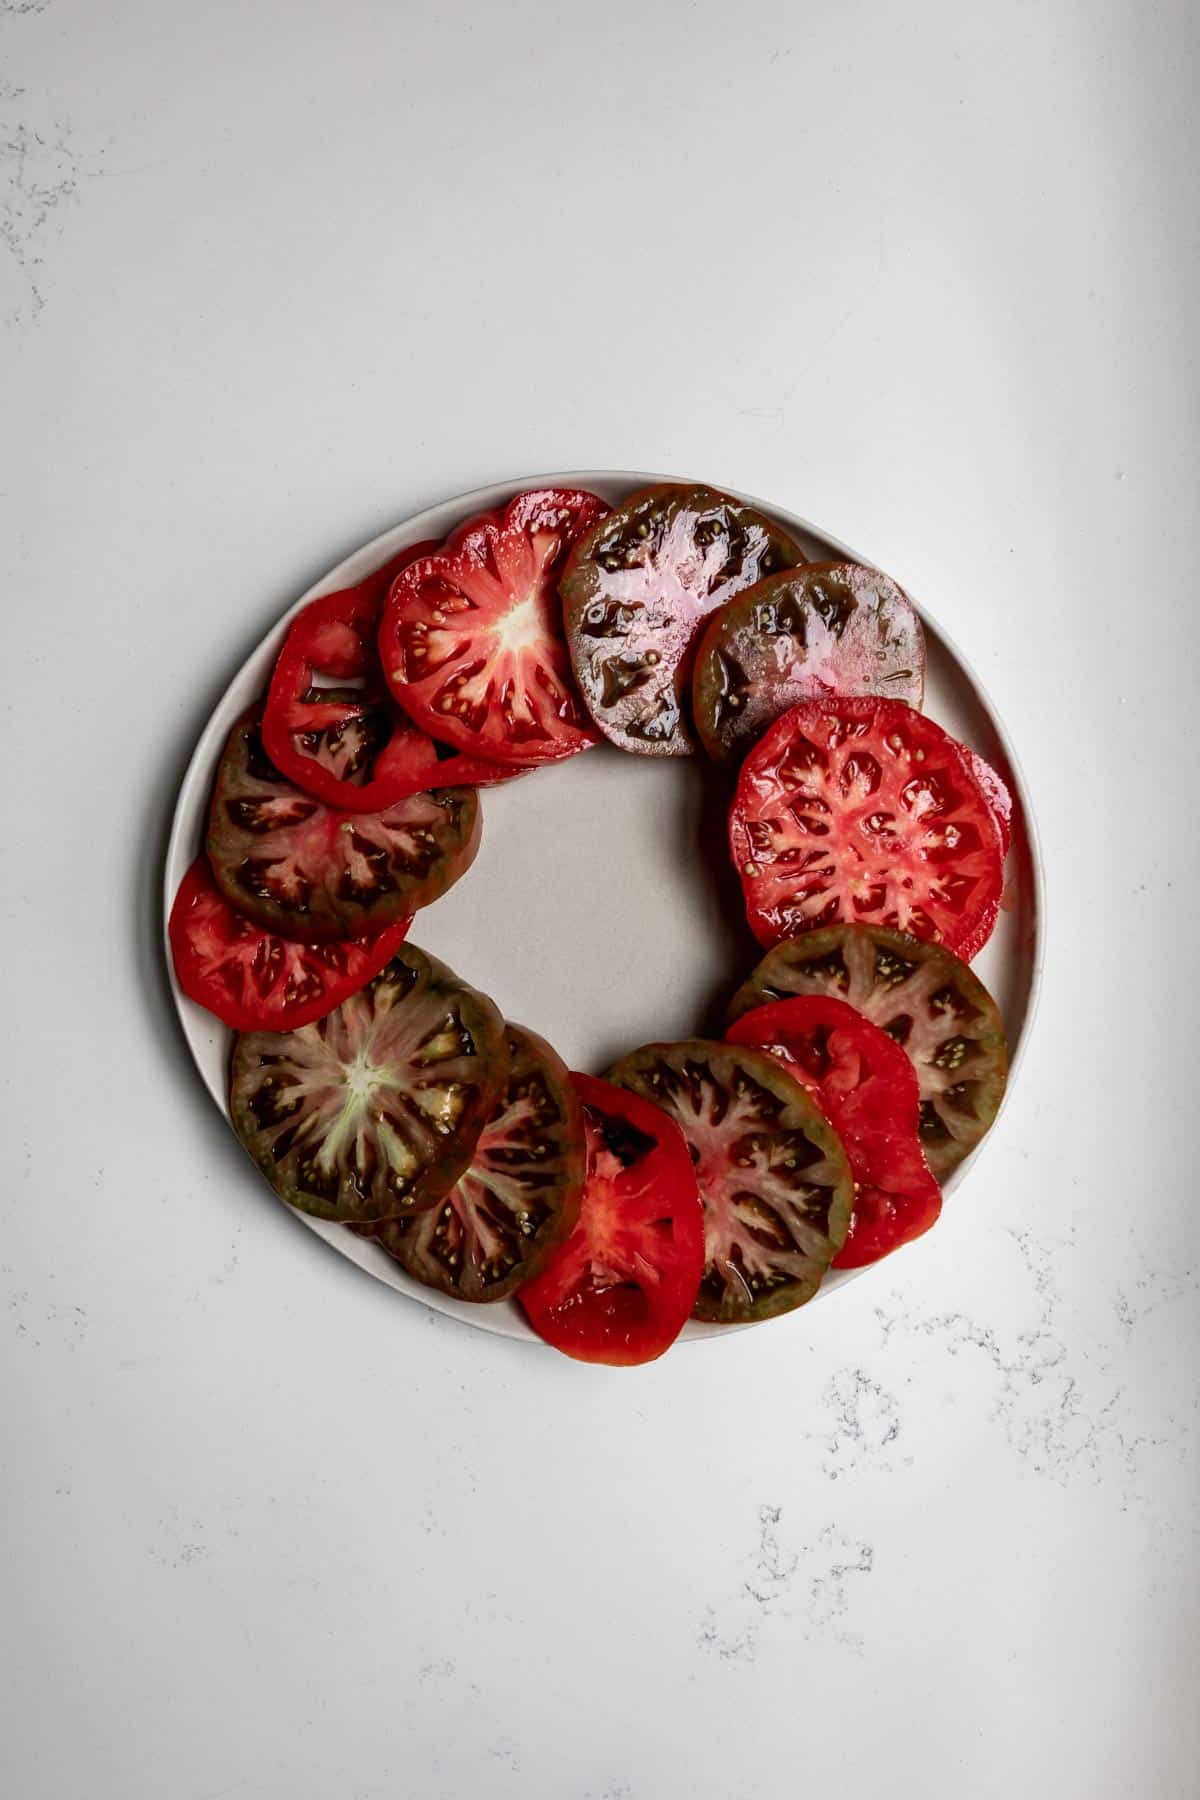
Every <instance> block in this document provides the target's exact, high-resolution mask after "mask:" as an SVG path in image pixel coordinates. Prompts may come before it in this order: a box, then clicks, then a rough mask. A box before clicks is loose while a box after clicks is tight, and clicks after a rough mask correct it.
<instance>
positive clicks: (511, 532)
mask: <svg viewBox="0 0 1200 1800" xmlns="http://www.w3.org/2000/svg"><path fill="white" fill-rule="evenodd" d="M607 511H608V508H607V506H606V505H605V503H604V501H603V500H601V499H599V498H598V497H597V496H596V495H595V494H588V493H585V492H583V491H582V490H581V489H574V488H541V489H535V490H533V491H532V492H530V493H527V494H518V495H517V497H516V498H515V499H514V500H512V501H510V502H509V504H508V506H507V507H505V508H504V509H503V511H501V512H492V513H484V514H482V515H481V516H480V517H478V518H475V519H470V520H468V521H467V523H466V524H465V525H463V526H461V527H460V528H459V530H458V531H456V532H454V533H453V534H452V535H451V536H450V537H449V538H448V539H447V540H446V542H445V544H444V545H443V546H442V548H441V549H440V550H438V551H435V552H434V553H433V554H432V555H430V556H423V557H421V558H420V559H419V561H417V562H414V563H410V564H409V566H408V567H407V568H406V569H404V570H402V571H401V573H400V574H399V575H398V576H397V578H396V580H395V581H394V582H393V584H392V588H391V592H390V594H389V595H388V600H387V604H386V606H385V608H384V614H383V622H382V625H381V626H380V631H379V655H380V660H381V662H382V665H383V672H384V675H385V677H386V679H387V681H388V682H389V684H390V685H391V689H392V692H393V694H394V695H395V697H396V699H397V700H398V701H399V703H400V705H401V706H402V707H403V709H404V711H405V712H406V713H408V715H409V716H410V717H411V718H413V719H414V720H416V722H417V724H419V725H421V726H423V727H424V729H425V730H426V731H428V732H429V733H430V734H431V735H433V736H435V737H437V738H440V739H441V740H442V741H443V742H445V743H447V744H453V745H454V746H455V747H456V748H457V749H459V750H463V751H466V752H468V753H469V754H470V755H472V756H480V757H484V758H487V759H489V760H490V761H492V762H498V763H510V764H518V765H521V766H523V767H532V766H534V765H536V764H538V763H552V762H560V761H561V760H562V759H563V758H564V757H566V756H573V755H574V754H575V752H576V751H578V750H586V749H588V748H589V746H590V745H592V744H594V743H596V742H597V738H596V733H595V732H594V730H593V729H592V726H591V723H590V721H589V719H588V717H587V714H586V713H585V711H584V709H583V706H582V704H581V702H580V700H579V697H578V695H577V693H576V691H575V681H574V677H573V676H572V674H571V662H570V657H569V656H568V654H567V646H566V641H565V639H564V637H563V627H562V615H561V611H560V608H559V602H558V594H557V587H558V578H559V575H560V574H561V572H562V568H563V564H564V563H565V561H566V557H567V552H568V551H569V549H570V547H571V545H572V544H573V543H574V542H575V540H576V538H578V537H579V536H580V535H581V534H582V533H583V532H585V531H587V530H588V528H589V527H590V526H591V525H593V524H594V523H595V522H596V520H597V519H600V518H602V517H603V516H604V514H605V513H606V512H607Z"/></svg>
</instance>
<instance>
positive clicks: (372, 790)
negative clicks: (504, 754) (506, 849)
mask: <svg viewBox="0 0 1200 1800" xmlns="http://www.w3.org/2000/svg"><path fill="white" fill-rule="evenodd" d="M438 547H439V546H438V540H437V539H428V540H426V541H425V542H424V543H421V544H414V545H413V546H412V547H411V548H410V549H407V550H402V551H401V552H400V553H399V555H398V556H394V557H393V558H392V559H391V561H390V562H387V563H385V564H384V565H383V567H382V569H378V570H377V571H376V572H375V574H373V575H369V576H367V578H366V580H365V581H361V582H359V583H358V585H357V586H356V587H351V588H342V589H341V590H340V591H339V592H337V593H335V594H323V595H321V596H320V598H319V599H316V600H310V601H309V603H308V605H307V606H306V607H305V608H304V609H303V611H302V612H300V613H298V614H297V616H296V618H295V619H293V621H292V623H291V626H290V627H289V629H288V634H287V637H286V638H285V639H284V643H283V648H282V649H281V650H280V652H279V655H278V657H277V658H276V661H275V668H274V671H273V673H272V676H271V685H270V688H269V689H268V692H267V701H266V706H265V708H264V712H263V728H262V732H263V744H264V746H265V747H266V751H267V754H268V756H269V757H270V758H271V761H272V762H273V763H274V764H275V767H276V768H277V769H278V770H279V772H280V774H281V775H286V776H287V778H288V780H289V781H294V782H295V783H296V785H297V787H300V788H302V789H303V790H304V792H305V793H308V794H313V795H315V796H316V798H317V799H318V800H324V801H325V802H326V804H327V805H329V806H340V807H341V808H343V810H345V811H346V812H379V811H381V810H382V809H383V808H384V807H385V806H390V805H391V804H392V803H393V802H394V801H396V800H402V799H404V798H406V797H407V796H408V795H409V794H420V793H424V792H426V791H427V790H428V789H430V788H434V787H484V786H490V785H492V784H494V783H496V782H498V781H511V780H512V778H513V776H514V774H516V773H518V772H519V771H517V770H514V769H511V768H508V769H505V768H500V767H498V766H497V765H496V764H494V763H488V762H485V761H483V760H482V759H481V758H479V757H472V756H463V755H461V754H460V753H449V752H443V753H441V754H439V747H438V745H437V744H436V743H435V742H434V740H433V739H432V738H431V737H430V736H429V735H428V734H427V733H426V732H424V731H422V730H421V729H420V728H419V727H418V726H416V725H414V724H413V723H412V721H411V720H410V719H407V718H406V717H405V716H404V714H403V713H402V712H401V711H400V709H399V707H398V706H397V705H396V703H395V701H394V700H393V699H392V697H391V695H390V694H389V693H388V690H387V687H386V685H385V683H384V680H383V672H382V670H381V669H380V666H379V651H378V645H377V638H378V635H379V621H380V617H381V615H382V612H383V604H384V601H385V600H386V598H387V593H388V589H389V588H390V586H391V584H392V582H393V581H394V579H395V577H396V576H397V575H398V574H399V572H400V570H401V569H404V568H407V567H408V565H409V564H410V563H412V562H416V561H418V560H419V558H421V557H422V556H428V555H429V554H430V553H431V552H433V551H435V550H437V549H438ZM317 673H320V674H322V675H324V676H326V677H329V678H332V679H333V680H334V681H362V682H363V686H362V687H361V688H353V687H349V688H339V687H336V686H332V685H331V686H329V687H328V688H327V689H322V688H314V687H313V677H314V675H315V674H317ZM347 739H349V741H348V742H347ZM343 752H344V753H343ZM322 755H324V757H325V758H326V760H325V761H322V760H321V758H322ZM339 758H340V763H341V768H342V771H343V772H339V766H338V763H339ZM364 769H365V770H368V771H369V773H367V776H366V779H365V780H357V779H353V778H352V777H354V776H356V775H358V774H359V773H360V772H361V771H362V770H364Z"/></svg>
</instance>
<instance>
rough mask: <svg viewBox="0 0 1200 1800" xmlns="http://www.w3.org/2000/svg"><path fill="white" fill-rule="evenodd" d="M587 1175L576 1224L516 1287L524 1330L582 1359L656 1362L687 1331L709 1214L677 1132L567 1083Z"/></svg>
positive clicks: (623, 1097) (635, 1106)
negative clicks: (576, 1103) (579, 1110)
mask: <svg viewBox="0 0 1200 1800" xmlns="http://www.w3.org/2000/svg"><path fill="white" fill-rule="evenodd" d="M571 1079H572V1082H573V1083H574V1086H575V1090H576V1092H577V1094H578V1096H579V1099H580V1101H581V1103H582V1106H583V1121H584V1133H585V1139H586V1147H587V1172H586V1177H585V1181H584V1187H583V1192H582V1196H581V1199H580V1206H579V1217H578V1220H577V1222H576V1224H575V1227H574V1229H573V1230H572V1232H571V1234H570V1236H569V1237H568V1238H567V1239H566V1241H565V1243H563V1244H562V1245H560V1247H559V1248H558V1249H557V1250H556V1251H555V1252H554V1254H553V1256H552V1257H551V1259H550V1261H549V1262H548V1264H547V1265H546V1267H545V1268H544V1269H543V1271H542V1273H541V1274H540V1275H537V1276H535V1277H534V1279H533V1280H532V1281H529V1282H527V1283H526V1284H525V1286H524V1287H523V1288H522V1289H521V1290H520V1294H519V1298H520V1301H521V1304H522V1306H523V1307H524V1308H525V1311H526V1313H527V1315H528V1317H529V1322H530V1324H531V1325H532V1326H533V1328H534V1330H535V1331H536V1332H537V1333H538V1334H539V1336H541V1337H543V1338H545V1340H546V1342H547V1343H548V1344H553V1346H554V1348H555V1349H556V1350H561V1351H563V1352H564V1353H565V1354H566V1355H567V1356H573V1357H576V1358H577V1359H578V1360H579V1361H581V1362H598V1363H613V1364H620V1365H625V1366H628V1365H630V1364H634V1363H644V1362H652V1361H653V1360H654V1358H655V1357H658V1356H661V1355H662V1354H663V1351H664V1350H667V1349H669V1348H670V1346H671V1345H672V1344H673V1343H674V1342H675V1339H676V1338H677V1337H678V1336H679V1333H680V1332H681V1331H682V1330H683V1327H684V1324H685V1323H686V1321H687V1318H688V1315H689V1314H690V1313H691V1310H692V1306H693V1304H694V1302H695V1299H696V1291H697V1287H698V1285H699V1282H700V1275H701V1271H702V1269H703V1267H704V1217H703V1214H702V1212H701V1210H700V1200H699V1197H698V1195H697V1192H696V1176H695V1173H694V1171H693V1168H692V1162H691V1158H690V1156H689V1155H688V1149H687V1145H686V1143H685V1142H684V1140H683V1137H682V1135H681V1133H680V1131H679V1128H678V1126H676V1125H675V1124H673V1123H672V1121H671V1120H670V1119H669V1118H667V1117H666V1115H665V1114H664V1113H663V1112H662V1111H660V1109H659V1108H658V1107H656V1106H654V1105H652V1104H651V1103H650V1102H648V1101H646V1100H643V1099H641V1098H639V1097H638V1096H637V1095H636V1094H631V1093H627V1092H625V1091H624V1090H623V1089H621V1088H616V1087H613V1086H612V1085H611V1084H610V1083H609V1082H607V1081H599V1080H597V1079H596V1077H595V1076H592V1075H573V1076H572V1077H571Z"/></svg>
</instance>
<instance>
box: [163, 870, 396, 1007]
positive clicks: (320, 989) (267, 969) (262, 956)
mask: <svg viewBox="0 0 1200 1800" xmlns="http://www.w3.org/2000/svg"><path fill="white" fill-rule="evenodd" d="M411 923H412V921H411V920H410V919H408V918H400V919H397V921H396V923H395V924H394V925H389V926H388V927H387V928H386V930H384V931H381V932H380V933H379V934H378V935H377V936H376V937H373V938H350V939H347V940H345V941H341V942H335V943H325V944H320V943H318V944H303V943H297V942H295V941H294V940H293V939H291V938H283V937H280V936H279V935H278V934H277V933H276V932H273V931H265V930H264V929H263V927H262V926H261V925H255V924H254V923H253V921H252V920H250V919H247V918H243V916H242V914H241V913H236V912H234V910H233V908H232V907H231V906H230V904H229V902H228V901H227V900H226V899H225V897H224V895H223V894H222V893H221V891H220V889H219V888H218V887H217V884H216V882H215V881H214V880H213V875H212V870H211V868H210V867H209V863H208V858H207V857H206V856H198V857H197V858H196V860H195V862H194V863H193V864H192V866H191V868H190V869H189V870H188V872H187V874H186V875H185V876H184V878H183V880H182V881H181V882H180V884H179V890H178V892H177V893H176V895H175V902H174V905H173V906H172V908H171V917H170V920H169V923H168V934H169V936H170V941H171V959H172V961H173V963H174V965H175V974H176V976H177V977H178V980H179V985H180V987H181V988H182V989H183V991H184V993H185V994H187V995H188V996H189V998H191V999H192V1000H195V1001H196V1002H197V1004H198V1005H200V1006H203V1007H206V1008H207V1010H208V1011H209V1012H210V1013H213V1014H215V1015H216V1017H217V1018H218V1019H220V1020H221V1022H222V1024H224V1025H228V1026H229V1027H230V1028H231V1030H233V1031H260V1030H266V1031H286V1030H290V1029H291V1028H292V1027H293V1026H296V1025H307V1024H310V1023H311V1021H312V1020H313V1019H319V1018H320V1017H321V1016H322V1014H323V1013H327V1012H330V1011H331V1010H332V1008H333V1007H335V1006H337V1005H338V1004H339V1003H340V1002H341V1001H342V1000H344V999H345V998H346V996H347V995H348V994H353V993H354V992H355V991H356V990H357V989H358V988H360V987H362V986H363V985H364V983H366V982H367V981H369V980H370V978H371V976H372V975H375V974H377V973H378V972H379V970H380V969H382V968H383V966H384V964H385V963H386V962H389V961H390V960H391V958H392V956H393V955H394V953H395V952H396V951H397V950H398V949H399V947H400V945H401V944H402V943H403V942H404V939H405V936H406V935H407V932H408V928H409V925H410V924H411Z"/></svg>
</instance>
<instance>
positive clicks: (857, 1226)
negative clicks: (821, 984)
mask: <svg viewBox="0 0 1200 1800" xmlns="http://www.w3.org/2000/svg"><path fill="white" fill-rule="evenodd" d="M729 1041H730V1043H733V1044H749V1045H751V1046H752V1047H753V1048H754V1049H756V1050H765V1051H767V1052H768V1053H769V1054H770V1055H771V1056H774V1057H776V1058H777V1059H778V1060H780V1061H782V1063H783V1065H784V1067H785V1068H787V1069H789V1070H791V1072H792V1073H793V1074H794V1075H795V1077H796V1079H797V1081H799V1082H800V1083H802V1085H803V1086H804V1087H806V1088H807V1089H808V1091H809V1093H810V1094H811V1095H812V1097H813V1099H814V1100H815V1101H816V1103H817V1105H818V1106H819V1107H820V1108H821V1111H822V1112H823V1113H824V1114H825V1117H826V1118H827V1119H828V1120H829V1123H830V1124H831V1125H832V1126H833V1128H834V1130H835V1131H836V1132H837V1134H838V1136H839V1137H840V1138H841V1140H842V1147H843V1149H844V1150H845V1152H846V1155H847V1156H848V1157H849V1159H850V1173H851V1174H852V1175H853V1177H854V1206H853V1210H852V1212H851V1214H850V1229H849V1230H848V1231H847V1233H846V1241H845V1243H844V1244H843V1245H842V1247H841V1249H840V1250H839V1251H838V1253H837V1255H836V1256H835V1257H834V1259H833V1266H834V1268H835V1269H861V1268H863V1267H864V1266H865V1265H866V1264H867V1263H873V1262H878V1260H879V1258H880V1257H881V1256H887V1255H888V1254H889V1253H890V1252H891V1251H893V1250H898V1249H899V1248H900V1246H901V1244H907V1243H909V1242H910V1241H911V1240H912V1239H913V1238H916V1237H920V1236H921V1234H922V1233H923V1232H926V1231H928V1230H929V1228H930V1226H931V1225H934V1224H936V1222H937V1219H938V1215H939V1214H940V1212H941V1210H942V1195H941V1190H940V1188H939V1187H938V1184H937V1182H936V1181H935V1180H934V1178H933V1176H932V1175H931V1174H930V1172H929V1166H928V1164H927V1163H926V1161H925V1158H924V1156H923V1155H922V1153H921V1146H920V1143H919V1141H918V1137H917V1131H918V1125H919V1119H920V1096H919V1094H918V1092H917V1077H916V1072H915V1070H914V1069H913V1066H912V1064H911V1063H910V1062H909V1060H908V1058H907V1056H906V1055H905V1054H904V1051H903V1050H902V1049H901V1047H900V1045H899V1044H897V1043H896V1042H895V1041H894V1040H893V1039H892V1038H890V1037H889V1036H888V1035H887V1033H886V1032H885V1031H881V1030H880V1028H879V1026H878V1025H872V1023H871V1021H870V1020H869V1019H865V1018H864V1017H863V1015H862V1014H861V1013H860V1012H857V1011H856V1010H855V1009H854V1007H852V1006H850V1005H849V1004H848V1003H847V1002H846V1001H845V1000H833V999H830V998H829V997H828V996H826V995H824V994H798V995H796V996H795V997H794V998H793V999H791V1000H775V1001H772V1002H771V1003H770V1004H768V1005H766V1006H756V1007H755V1008H754V1009H753V1011H751V1012H748V1013H743V1014H742V1016H741V1018H740V1019H735V1020H734V1022H733V1024H732V1025H731V1026H730V1027H729Z"/></svg>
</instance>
